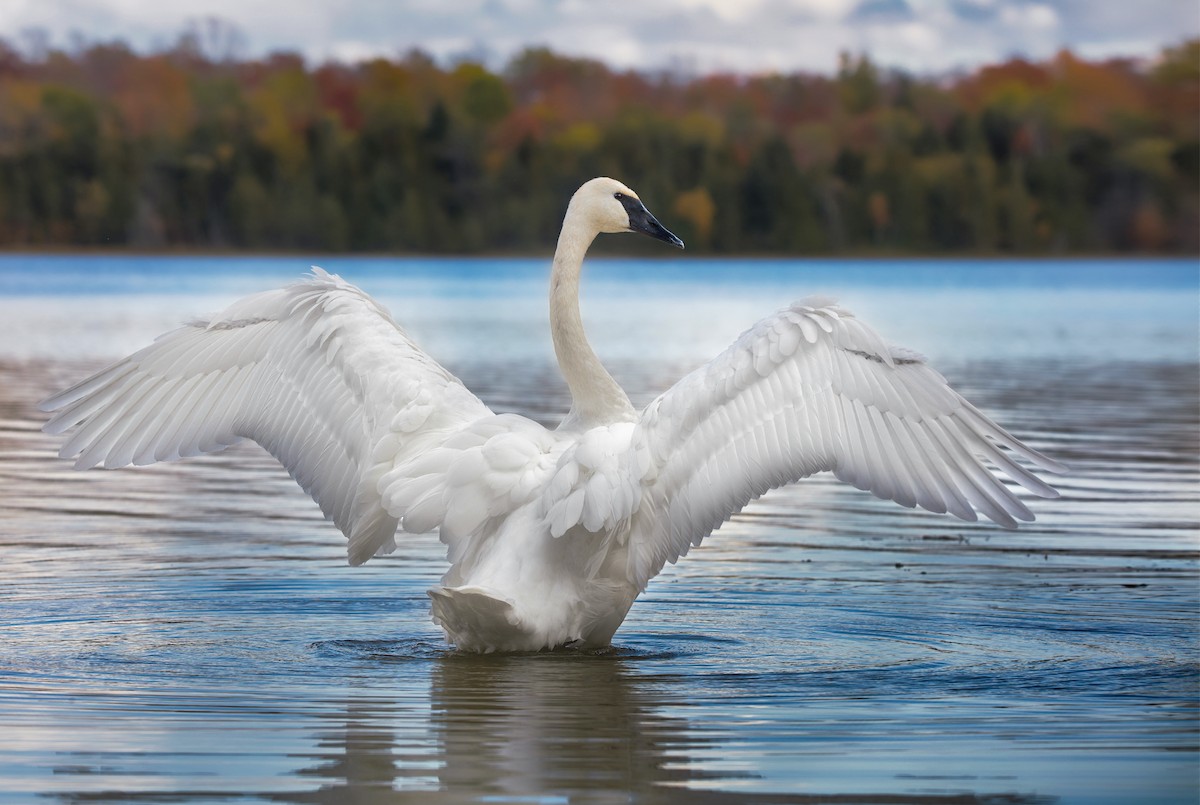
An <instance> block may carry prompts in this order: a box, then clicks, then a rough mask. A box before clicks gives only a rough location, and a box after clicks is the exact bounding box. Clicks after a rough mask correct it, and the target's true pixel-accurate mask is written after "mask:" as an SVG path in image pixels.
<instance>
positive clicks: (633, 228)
mask: <svg viewBox="0 0 1200 805" xmlns="http://www.w3.org/2000/svg"><path fill="white" fill-rule="evenodd" d="M617 198H618V199H620V201H621V204H622V205H624V207H625V212H626V213H628V214H629V231H630V232H641V233H642V234H643V235H649V236H650V237H652V238H654V239H655V240H661V241H664V242H665V243H670V244H671V245H672V246H676V247H678V248H680V249H682V248H683V241H682V240H680V239H679V238H677V237H675V234H674V233H672V232H671V231H670V230H669V229H667V228H666V227H665V226H663V225H662V224H660V223H659V222H658V219H657V218H655V217H654V216H653V215H651V214H650V210H648V209H646V205H645V204H643V203H642V202H640V201H638V200H637V199H636V198H631V197H630V196H626V195H624V194H622V195H620V196H617Z"/></svg>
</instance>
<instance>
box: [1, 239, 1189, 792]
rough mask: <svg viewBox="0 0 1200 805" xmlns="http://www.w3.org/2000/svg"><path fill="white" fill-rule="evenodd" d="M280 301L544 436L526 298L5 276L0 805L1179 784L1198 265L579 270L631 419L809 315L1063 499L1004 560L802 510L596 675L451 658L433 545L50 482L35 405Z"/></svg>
mask: <svg viewBox="0 0 1200 805" xmlns="http://www.w3.org/2000/svg"><path fill="white" fill-rule="evenodd" d="M309 262H320V264H321V265H323V266H324V267H325V268H327V269H329V270H331V271H335V272H338V273H341V274H342V275H343V276H345V277H346V278H347V279H349V280H351V281H353V282H356V283H357V284H359V285H361V286H362V287H364V288H365V289H367V290H368V291H370V292H371V293H373V294H375V295H377V296H378V297H379V298H380V299H381V300H382V301H383V302H385V303H386V304H387V305H388V306H389V308H390V309H391V310H392V311H393V312H394V313H395V315H396V317H397V319H398V320H399V321H400V322H401V323H403V324H404V325H405V326H406V328H407V329H408V330H409V332H410V333H411V334H412V335H413V336H414V337H415V338H416V339H417V340H418V341H419V342H420V343H421V344H423V345H424V346H425V347H426V349H427V350H428V351H429V352H430V353H431V354H433V355H434V356H435V357H436V358H438V359H439V360H441V361H442V362H443V363H444V364H446V365H447V366H448V367H449V368H450V369H452V370H453V371H455V372H456V373H458V374H459V376H460V377H462V378H463V379H464V381H466V382H467V384H468V385H469V386H470V387H472V388H473V389H474V390H476V392H477V393H479V394H480V396H481V397H483V399H484V400H485V401H486V402H487V403H488V404H489V405H491V406H493V408H495V409H496V410H505V411H518V412H521V413H524V414H527V415H529V416H531V417H534V418H536V419H539V420H541V421H543V422H547V423H552V422H554V421H556V418H557V417H558V416H561V414H562V413H563V412H564V410H565V408H566V400H567V397H566V391H565V388H564V386H563V384H562V383H561V381H560V380H559V379H558V377H557V374H556V370H555V367H554V363H553V356H552V352H551V349H550V345H549V331H548V326H547V324H546V313H545V296H546V290H545V281H546V271H547V266H546V262H545V261H541V260H393V259H351V258H341V257H334V258H323V259H322V260H319V261H310V260H304V259H300V258H291V257H279V258H276V257H271V258H228V257H223V258H163V257H142V258H130V257H80V256H49V257H48V256H38V257H30V256H23V255H6V256H0V553H2V556H3V575H2V581H0V802H31V801H63V802H85V801H86V802H172V803H180V802H184V803H190V802H223V801H237V802H252V801H264V802H265V801H272V802H294V803H388V802H411V803H435V805H436V803H470V802H480V803H627V802H636V803H657V802H682V803H702V804H705V805H707V804H708V803H725V802H738V803H793V802H795V803H810V802H876V803H879V802H886V803H1129V802H1139V803H1160V802H1161V803H1179V802H1195V801H1197V781H1198V779H1200V746H1198V740H1200V721H1198V718H1200V711H1198V700H1200V686H1198V681H1197V680H1198V678H1200V677H1198V672H1200V640H1198V636H1197V635H1198V626H1200V581H1198V578H1200V577H1198V568H1200V537H1198V533H1200V532H1198V524H1200V506H1198V500H1197V499H1198V492H1200V464H1198V448H1200V409H1198V400H1200V389H1198V369H1197V367H1198V355H1197V349H1198V344H1200V325H1198V318H1200V317H1198V309H1200V308H1198V299H1200V292H1198V288H1197V285H1198V282H1197V275H1198V270H1197V263H1196V261H1195V260H1183V261H1140V262H1133V261H1129V262H1120V261H1072V262H1054V261H1040V262H1023V261H986V262H954V261H934V262H921V261H879V262H853V261H848V262H820V261H736V260H698V259H691V258H687V257H681V258H679V259H674V260H669V261H653V262H651V261H641V260H620V261H615V260H614V261H603V260H597V261H595V262H593V263H591V264H589V267H588V271H587V275H586V277H585V281H584V295H585V299H584V317H585V321H586V323H587V325H588V329H589V334H590V335H591V337H592V340H593V341H594V342H595V344H596V347H597V351H598V352H599V353H600V354H601V356H602V357H604V358H605V359H606V360H607V361H608V363H609V365H610V367H611V368H612V370H613V373H614V374H615V375H616V376H617V377H618V379H619V380H621V381H622V383H624V384H625V385H626V387H627V388H628V389H629V390H630V393H631V397H632V398H633V399H634V401H635V403H638V404H643V403H645V402H647V401H649V400H650V399H652V398H653V397H654V396H655V395H656V394H657V393H658V392H659V391H661V390H662V389H664V388H666V387H667V385H669V384H670V383H671V382H672V381H673V380H674V379H676V378H678V377H679V376H680V375H681V374H682V373H683V372H685V371H686V370H687V369H688V368H690V367H692V366H695V365H696V364H698V363H699V362H701V361H703V360H705V359H707V358H708V357H711V356H712V355H713V354H715V353H716V352H717V351H719V350H720V349H722V348H723V347H724V346H726V345H727V344H728V343H729V342H730V341H731V340H732V339H733V338H734V337H736V335H737V334H738V333H739V332H740V331H741V330H742V329H744V328H745V327H747V326H749V325H750V324H752V323H753V322H754V321H755V320H756V319H757V318H759V317H761V316H763V315H766V314H768V313H770V312H772V311H773V310H775V309H777V308H778V307H780V306H782V305H784V304H786V303H787V302H789V301H791V300H793V299H796V298H799V297H802V296H805V295H808V294H813V293H822V294H828V295H834V296H836V297H838V298H839V299H840V300H841V301H842V302H843V304H845V305H846V306H847V307H849V308H850V309H852V310H854V311H855V312H856V313H858V314H859V315H860V316H861V317H862V318H864V319H866V320H868V321H870V322H871V323H873V324H874V325H875V326H876V327H877V328H878V329H880V330H881V331H882V332H883V333H884V334H885V336H887V337H888V338H890V339H891V340H893V341H895V342H896V343H900V344H903V345H905V346H908V347H911V348H913V349H916V350H918V351H921V352H923V353H925V354H926V355H927V356H929V358H930V360H931V361H932V362H933V363H934V365H935V366H937V367H938V368H939V369H940V370H941V371H942V372H943V374H945V375H946V376H947V377H948V378H949V379H950V381H951V382H952V383H953V384H954V385H955V386H956V387H958V388H959V389H960V390H961V391H963V392H964V393H965V394H966V395H967V396H968V397H969V398H970V399H972V400H973V401H974V402H975V403H976V404H978V405H979V406H980V407H982V408H983V409H984V410H986V411H988V412H989V413H990V414H991V415H992V416H993V417H994V418H995V419H996V420H997V421H999V422H1000V423H1001V424H1003V425H1005V426H1006V427H1007V428H1009V429H1010V430H1012V431H1013V432H1014V433H1016V434H1017V435H1018V436H1020V437H1021V438H1023V439H1025V440H1026V441H1028V442H1030V443H1031V444H1033V445H1034V446H1036V447H1038V448H1039V449H1041V450H1043V451H1045V452H1047V453H1049V454H1050V455H1052V456H1054V457H1056V458H1058V459H1060V460H1062V461H1065V462H1066V463H1068V464H1069V465H1070V467H1071V472H1070V474H1069V475H1067V476H1064V477H1061V478H1059V479H1058V480H1057V485H1058V486H1059V487H1060V488H1061V490H1062V492H1063V497H1062V498H1061V499H1059V500H1054V501H1040V500H1034V501H1032V502H1031V506H1032V508H1033V509H1034V511H1035V513H1036V514H1037V516H1038V521H1037V522H1036V523H1033V524H1030V525H1027V526H1022V528H1021V530H1020V531H1016V532H1006V531H1003V530H1001V529H999V528H996V527H994V526H991V525H990V524H966V523H960V522H958V521H956V520H953V519H951V518H947V517H939V516H936V515H931V514H925V513H920V512H912V511H908V510H904V509H902V508H900V507H898V506H895V505H892V504H887V503H884V502H882V501H878V500H875V499H874V498H872V497H870V496H868V495H866V494H864V493H861V492H858V491H856V490H854V489H851V488H849V487H846V486H843V485H841V484H838V483H836V482H834V481H832V480H828V479H826V478H824V477H822V478H816V479H810V480H808V481H805V482H803V483H801V484H799V485H796V486H794V487H790V488H787V489H783V490H777V491H776V492H774V493H772V494H770V495H768V496H766V497H765V498H763V499H762V500H760V501H758V502H757V503H755V504H753V505H751V506H750V507H749V508H748V509H747V511H746V512H744V513H743V514H742V515H740V516H739V517H737V518H735V519H734V520H733V521H731V522H730V523H728V524H727V525H726V526H725V527H724V528H723V529H722V530H721V531H719V532H717V533H716V534H714V535H712V536H711V537H710V538H709V539H708V540H707V541H706V542H705V544H704V546H703V547H702V548H700V549H697V550H695V551H693V552H692V554H691V555H690V556H689V557H687V558H686V559H685V560H683V561H682V562H681V563H680V564H679V565H678V566H676V567H669V568H668V569H667V570H666V572H664V573H663V575H662V576H660V577H659V578H657V579H656V580H655V581H653V582H652V583H651V584H650V587H649V589H648V591H647V592H646V594H645V595H643V596H642V598H641V599H640V600H639V601H638V602H637V603H636V604H635V605H634V608H633V610H632V612H631V613H630V616H629V618H628V620H627V621H626V622H625V625H624V626H623V627H622V628H621V630H620V631H619V632H618V633H617V636H616V639H615V642H614V646H613V647H612V648H611V649H610V650H607V651H603V652H597V653H579V652H554V653H543V654H535V655H519V656H487V657H478V656H469V655H463V654H459V653H455V652H454V651H452V650H449V649H448V648H447V647H446V646H445V644H444V643H443V641H442V638H441V633H440V632H439V631H438V629H437V628H436V627H435V626H434V625H433V624H432V623H431V622H430V621H429V619H428V614H427V612H428V600H427V598H426V596H425V592H424V591H425V590H426V588H428V587H430V586H432V585H433V584H434V583H435V582H436V581H437V579H438V577H439V576H440V574H441V573H442V572H443V571H444V568H445V566H444V562H443V555H442V551H441V546H440V545H439V543H438V542H437V541H436V539H435V538H433V537H417V538H412V539H406V540H404V541H403V542H402V544H401V546H400V549H399V550H398V551H397V552H396V553H395V554H394V555H392V556H389V557H385V558H379V559H375V560H373V561H372V562H370V563H369V564H367V565H365V566H363V567H360V568H351V567H348V566H347V565H346V563H345V554H344V549H345V546H344V540H343V538H342V536H341V534H340V533H338V531H337V530H336V529H335V528H334V527H333V526H332V525H330V524H328V523H326V522H324V521H323V520H322V518H321V516H320V513H319V512H318V510H317V508H316V506H315V505H314V504H313V503H312V502H311V501H310V500H308V498H307V497H305V495H304V494H303V493H302V492H301V491H300V490H299V489H298V488H296V487H295V486H294V484H292V482H291V481H290V480H289V479H288V478H287V476H286V474H285V473H284V472H283V471H282V470H281V469H280V468H278V467H277V466H276V465H275V464H274V462H273V461H272V460H271V459H270V458H269V457H268V456H266V455H265V454H264V453H263V452H261V451H260V450H258V449H257V448H255V447H253V446H247V447H238V448H235V449H233V450H230V451H228V452H226V453H224V454H220V455H217V456H212V457H207V458H204V459H199V460H191V461H187V462H182V463H176V464H168V465H159V466H155V467H150V468H140V469H134V470H119V471H113V472H103V471H93V472H87V473H76V472H74V471H72V470H71V469H70V468H69V464H68V462H63V461H59V460H58V459H56V458H55V457H54V451H55V450H56V442H55V440H53V439H51V438H49V437H46V436H44V435H42V434H41V433H40V432H39V430H38V428H39V427H40V424H41V422H42V421H43V416H42V415H40V414H39V413H38V412H37V411H36V409H35V403H36V401H37V400H38V399H40V398H42V397H43V396H45V395H46V394H48V393H49V392H51V391H53V390H57V389H59V388H61V387H63V386H64V385H66V384H68V383H71V382H73V381H75V380H78V379H80V378H81V377H82V376H84V374H86V373H87V372H89V371H91V370H93V369H95V368H97V367H99V366H100V365H102V364H103V363H104V362H106V361H108V360H111V359H115V358H118V357H120V356H122V355H124V354H125V353H127V352H129V351H132V350H134V349H136V348H138V347H140V346H142V345H144V344H145V343H146V342H147V341H149V340H150V339H151V338H153V337H154V336H155V335H157V334H159V333H161V332H163V331H165V330H167V329H170V328H172V327H174V326H175V325H176V324H177V323H179V322H180V321H182V320H184V319H187V318H189V317H191V316H193V315H196V314H203V313H206V312H209V311H212V310H216V309H219V308H221V307H223V306H225V305H226V304H228V303H229V302H230V301H232V300H233V299H234V298H236V297H238V296H240V295H242V294H245V293H249V292H252V291H256V290H261V289H265V288H269V287H274V286H277V285H279V284H281V283H283V282H286V281H289V280H290V279H292V278H294V277H296V276H298V275H299V274H300V273H302V272H303V271H305V270H306V268H307V265H308V263H309Z"/></svg>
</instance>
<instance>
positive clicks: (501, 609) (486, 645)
mask: <svg viewBox="0 0 1200 805" xmlns="http://www.w3.org/2000/svg"><path fill="white" fill-rule="evenodd" d="M429 597H430V599H432V601H433V622H434V623H436V624H437V625H438V626H440V627H442V629H444V630H445V631H446V635H447V636H448V637H449V638H450V640H451V642H453V643H454V645H455V646H457V647H458V648H460V649H463V650H464V651H479V652H483V653H488V652H492V651H535V650H537V649H539V648H542V646H541V645H540V644H539V643H540V642H541V641H540V639H539V635H537V634H536V633H535V632H534V630H531V629H529V628H528V627H527V626H526V625H525V624H523V623H522V621H521V619H520V618H519V617H518V616H517V613H516V610H515V609H514V608H513V602H512V601H510V600H508V599H506V598H501V597H499V596H497V595H496V594H494V593H492V592H490V591H488V590H486V589H484V588H483V587H470V586H465V587H437V588H435V589H432V590H430V591H429Z"/></svg>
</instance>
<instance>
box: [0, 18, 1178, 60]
mask: <svg viewBox="0 0 1200 805" xmlns="http://www.w3.org/2000/svg"><path fill="white" fill-rule="evenodd" d="M208 19H219V20H221V21H223V22H225V23H230V24H232V26H234V27H235V28H236V29H237V30H238V31H239V32H240V37H239V38H238V41H239V42H240V52H239V55H243V56H261V55H265V54H266V53H269V52H271V51H274V50H290V51H296V52H300V53H302V54H303V55H304V56H306V57H307V58H308V59H309V61H310V62H312V63H320V62H323V61H327V60H331V59H333V60H340V61H356V60H359V59H363V58H369V57H374V56H384V57H394V56H398V55H401V54H403V53H405V52H407V51H408V50H410V49H412V48H414V47H417V48H420V49H422V50H424V51H426V52H428V53H430V54H431V55H433V56H434V57H436V58H438V59H439V60H442V61H447V62H448V61H454V60H457V59H461V58H472V59H476V60H483V61H485V62H486V63H488V64H489V65H491V66H493V67H499V66H502V65H503V64H504V63H505V62H506V61H507V60H508V59H509V58H510V57H511V56H512V55H513V54H515V53H517V52H519V51H520V50H521V49H523V48H525V47H528V46H547V47H550V48H551V49H553V50H555V51H556V52H559V53H563V54H566V55H571V56H584V57H591V58H597V59H600V60H602V61H604V62H606V63H608V64H610V65H612V66H614V67H617V68H630V69H637V70H649V71H652V70H660V69H674V70H679V71H684V72H694V73H704V72H711V71H729V72H738V73H762V72H771V71H776V72H792V71H806V72H820V73H830V72H833V71H834V70H836V68H837V64H838V54H839V53H841V52H843V51H848V52H851V53H855V54H857V53H867V54H869V55H870V56H871V58H872V59H873V60H874V61H875V62H876V63H878V64H881V65H883V66H885V67H892V68H900V69H904V70H908V71H911V72H915V73H919V74H939V73H947V72H951V71H954V70H959V69H970V68H973V67H976V66H978V65H980V64H988V63H995V62H997V61H1001V60H1004V59H1007V58H1009V57H1011V56H1023V57H1025V58H1029V59H1034V60H1038V59H1044V58H1048V57H1050V56H1052V55H1054V54H1055V53H1056V52H1058V51H1059V50H1060V49H1062V48H1064V47H1066V48H1070V49H1071V50H1072V51H1074V52H1075V53H1077V54H1078V55H1081V56H1084V57H1086V58H1091V59H1095V58H1106V57H1110V56H1121V57H1143V58H1153V57H1154V56H1155V55H1156V54H1157V53H1159V52H1160V51H1161V49H1162V48H1163V46H1165V45H1175V44H1178V43H1179V42H1181V41H1183V40H1184V39H1185V38H1188V37H1196V36H1200V3H1198V2H1197V0H324V2H310V1H308V0H249V1H248V0H0V38H4V39H7V40H8V41H10V42H11V43H14V44H16V45H18V46H20V47H24V48H26V49H28V47H29V45H30V43H32V42H35V41H37V40H38V39H39V38H40V39H42V40H43V41H48V43H49V44H51V45H53V46H57V47H69V46H70V45H71V43H72V42H73V41H78V38H79V37H80V36H82V37H83V39H84V40H86V41H97V40H99V41H110V40H113V39H120V40H123V41H125V42H126V43H128V44H129V45H131V46H133V47H134V48H136V49H138V50H141V51H146V50H151V49H156V48H161V47H164V46H169V45H171V44H172V43H173V42H174V41H175V40H176V39H177V38H178V36H179V34H180V32H182V31H183V30H184V29H185V27H186V26H188V25H189V24H193V25H194V24H197V23H198V22H200V21H203V20H208ZM31 31H41V32H42V34H41V35H40V37H39V35H37V34H33V35H31V34H30V32H31Z"/></svg>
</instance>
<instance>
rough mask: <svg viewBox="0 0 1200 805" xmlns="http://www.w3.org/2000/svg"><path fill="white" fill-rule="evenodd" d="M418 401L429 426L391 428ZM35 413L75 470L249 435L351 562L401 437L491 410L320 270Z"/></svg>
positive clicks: (168, 337) (430, 440)
mask: <svg viewBox="0 0 1200 805" xmlns="http://www.w3.org/2000/svg"><path fill="white" fill-rule="evenodd" d="M418 397H420V398H421V401H422V405H425V406H427V408H428V411H427V412H426V415H425V420H422V421H426V422H432V421H434V420H436V428H437V429H438V433H437V434H431V433H429V432H424V433H422V432H419V431H417V432H406V433H397V432H394V431H393V430H392V429H391V427H390V425H391V423H392V421H393V419H395V418H396V416H397V413H398V412H399V411H400V410H402V409H404V408H405V407H406V406H408V405H409V404H410V403H412V402H413V401H414V400H416V399H417V398H418ZM41 408H42V410H45V411H54V412H55V414H54V416H53V417H52V418H51V419H50V421H49V422H48V423H47V424H46V426H45V430H46V431H47V432H48V433H55V434H59V433H65V432H67V431H71V430H72V429H73V430H74V432H73V433H72V434H70V436H69V437H68V438H67V439H66V441H65V443H64V445H63V447H62V451H61V455H62V456H63V457H65V458H74V459H75V462H76V466H77V467H79V468H88V467H94V466H99V465H103V466H104V467H110V468H111V467H121V466H125V465H128V464H148V463H152V462H154V461H164V460H170V459H175V458H180V457H183V456H194V455H198V454H200V453H211V452H215V451H217V450H221V449H223V448H225V447H228V446H229V445H232V444H235V443H236V442H238V441H240V440H242V439H251V440H253V441H256V442H258V443H259V444H261V445H262V446H263V447H265V448H266V449H267V450H268V451H269V452H270V453H271V454H272V455H274V456H275V457H276V458H277V459H278V460H279V461H280V463H281V464H283V466H284V467H285V468H287V470H288V472H289V473H291V475H292V477H294V478H295V479H296V481H297V482H298V483H299V484H300V486H301V487H303V488H304V490H305V491H306V492H308V493H309V494H311V495H312V496H313V498H314V499H315V500H316V501H317V503H318V504H319V505H320V506H321V509H322V511H324V512H325V514H326V516H328V517H330V518H331V519H333V521H334V522H335V523H336V524H337V526H338V527H339V528H340V529H341V530H342V531H343V532H344V533H345V534H346V536H347V537H349V538H350V543H351V561H353V562H355V563H358V562H361V561H364V560H365V559H367V558H369V557H370V556H371V555H372V554H374V553H375V552H376V551H377V550H379V549H380V548H382V547H383V546H384V545H386V544H387V543H389V542H390V541H391V539H392V536H393V534H394V532H395V530H396V527H397V523H398V516H399V515H393V514H391V513H389V512H388V511H387V510H386V508H385V507H384V506H383V504H382V501H381V497H380V493H379V492H378V490H377V489H376V487H377V485H378V481H379V479H380V477H381V475H382V474H383V472H385V471H386V470H387V469H391V467H392V466H393V463H394V462H395V461H396V460H397V457H398V456H399V455H400V454H401V453H403V451H404V450H405V447H406V445H408V444H412V443H418V442H419V444H420V447H421V448H427V447H429V446H431V445H434V444H436V443H438V441H439V439H441V438H445V437H448V436H450V435H452V434H453V433H455V432H456V431H457V430H458V429H459V428H460V427H462V426H464V425H465V424H467V423H469V422H473V421H475V420H477V419H480V418H482V417H485V416H488V415H490V411H488V409H487V408H486V406H484V405H483V403H482V402H480V401H479V400H478V398H476V397H475V396H474V395H473V394H471V393H470V392H469V391H467V390H466V389H465V388H464V387H463V386H462V384H461V383H459V381H458V380H457V379H456V378H454V377H453V376H452V375H451V374H450V373H449V372H447V371H446V370H445V369H443V368H442V367H441V366H439V365H438V364H437V363H436V362H435V361H434V360H433V359H432V358H430V357H429V356H428V355H426V354H425V353H424V352H422V351H421V350H420V349H418V348H417V347H416V345H415V344H413V342H412V341H411V340H409V338H408V336H407V335H406V334H405V333H404V332H403V331H402V330H401V329H400V328H399V327H398V326H396V324H395V322H393V321H392V319H391V317H390V316H388V314H387V313H386V312H385V311H384V310H383V309H382V308H381V307H380V306H379V305H378V304H377V303H376V302H375V301H374V300H372V299H371V298H370V297H368V296H367V295H366V294H364V293H363V292H362V291H360V290H359V289H358V288H356V287H354V286H353V285H350V284H348V283H346V282H344V281H343V280H342V279H341V278H340V277H337V276H336V275H331V274H327V273H326V272H324V271H322V270H321V269H319V268H314V269H313V274H312V276H311V277H309V278H307V279H305V280H303V281H301V282H297V283H295V284H293V285H290V286H288V287H286V288H282V289H279V290H274V291H268V292H266V293H261V294H256V295H254V296H250V297H247V298H245V299H242V300H239V301H238V302H235V303H234V304H233V305H231V306H230V307H228V308H227V309H226V310H225V311H224V312H222V313H221V314H219V315H217V316H215V317H213V318H212V319H211V320H207V321H194V322H191V323H189V324H188V325H186V326H184V327H181V328H179V329H177V330H174V331H172V332H170V333H167V334H165V335H163V336H161V337H159V338H158V339H157V340H156V341H155V342H154V343H153V344H151V345H150V346H148V347H146V348H145V349H143V350H141V351H139V352H137V353H135V354H133V355H131V356H130V357H128V358H126V359H124V360H122V361H119V362H117V363H116V364H113V365H112V366H110V367H108V368H106V369H103V370H101V371H100V372H97V373H96V374H95V375H93V376H92V377H89V378H87V379H85V380H83V381H81V382H80V383H77V384H76V385H74V386H72V387H71V388H69V389H66V390H65V391H62V392H60V393H58V394H55V395H53V396H51V397H49V398H48V399H46V400H45V401H44V402H43V403H42V404H41ZM423 410H424V409H423ZM430 411H436V412H437V416H436V417H431V416H430V414H429V412H430ZM410 430H411V429H410ZM439 434H440V435H439ZM383 447H386V448H387V449H381V448H383ZM414 449H415V448H414Z"/></svg>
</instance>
